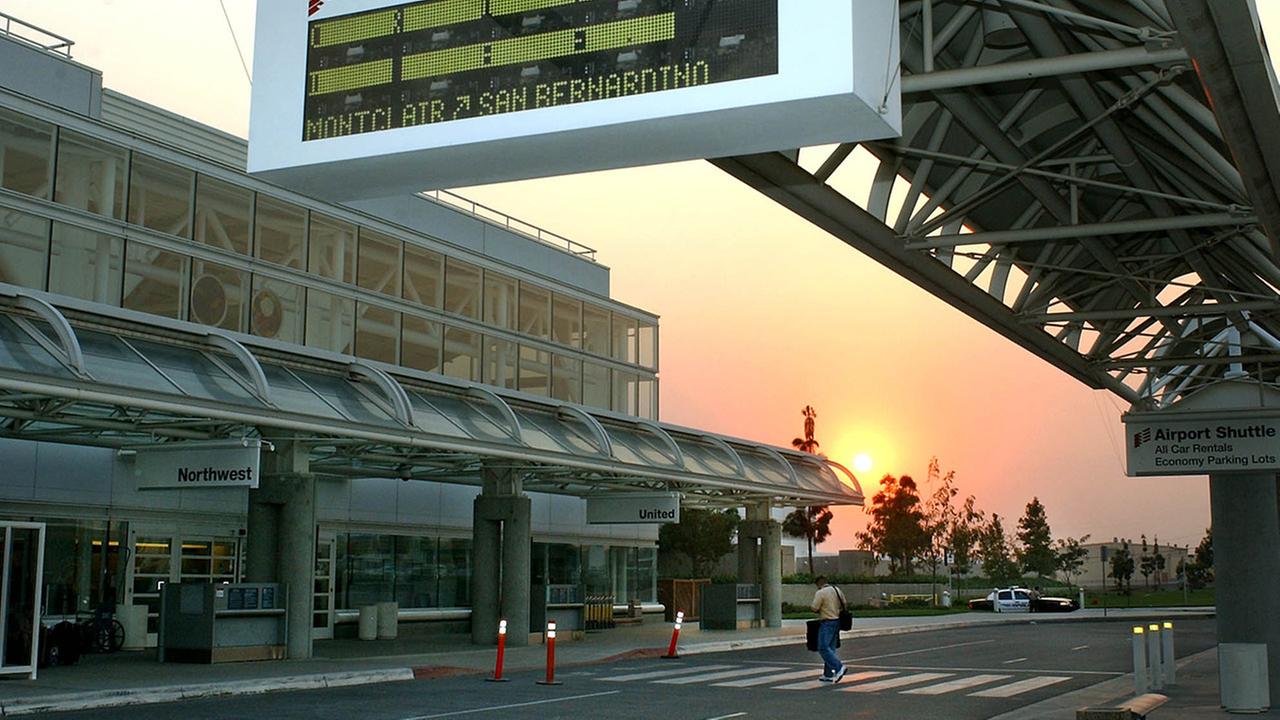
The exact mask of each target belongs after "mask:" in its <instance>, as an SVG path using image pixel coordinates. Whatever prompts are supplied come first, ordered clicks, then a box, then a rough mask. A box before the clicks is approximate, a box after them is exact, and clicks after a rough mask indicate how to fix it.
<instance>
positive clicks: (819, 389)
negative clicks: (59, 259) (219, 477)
mask: <svg viewBox="0 0 1280 720" xmlns="http://www.w3.org/2000/svg"><path fill="white" fill-rule="evenodd" d="M225 2H226V6H227V9H228V11H229V12H230V15H231V21H232V24H233V25H234V27H235V29H236V32H237V33H238V35H239V38H240V42H241V45H242V47H243V48H244V51H245V53H246V55H247V56H251V53H252V31H253V3H252V2H251V0H225ZM1262 4H1263V5H1265V6H1266V7H1265V8H1263V9H1262V10H1261V12H1262V15H1263V20H1264V23H1266V24H1268V26H1269V27H1272V28H1276V29H1273V31H1272V34H1273V35H1276V34H1277V33H1280V7H1277V6H1278V5H1280V3H1262ZM5 12H7V13H10V14H13V15H16V16H17V17H20V18H23V19H25V20H28V21H30V22H33V23H35V24H37V25H41V26H44V27H47V28H49V29H50V30H54V31H56V32H60V33H62V34H64V35H68V36H70V37H71V38H72V39H74V40H75V41H76V42H77V44H76V46H75V57H76V58H77V59H78V60H80V61H81V62H84V63H86V64H88V65H92V66H94V67H97V68H100V69H102V70H103V71H104V79H105V84H106V85H107V86H108V87H111V88H113V89H116V90H119V91H121V92H125V93H128V94H130V95H134V96H136V97H139V98H141V99H143V100H146V101H148V102H151V103H154V104H156V105H160V106H162V107H165V108H168V109H171V110H173V111H175V112H179V113H182V114H184V115H188V116H190V117H194V118H197V119H199V120H202V121H204V122H207V123H209V124H211V125H214V126H217V127H220V128H222V129H224V130H227V131H228V132H232V133H235V134H239V135H244V133H245V129H246V127H247V123H248V102H249V101H248V98H249V87H248V83H247V82H246V79H245V77H244V74H243V71H242V70H241V67H240V62H239V60H238V59H237V58H236V55H235V49H234V47H233V45H232V42H231V35H230V34H229V32H228V31H227V28H226V21H225V20H224V19H223V16H222V13H221V10H220V9H219V7H218V3H217V2H216V0H200V1H199V2H194V1H193V0H186V1H184V2H181V3H174V2H172V0H8V2H6V3H5ZM250 63H251V59H250ZM869 178H870V171H869V170H868V168H867V166H866V165H865V163H859V162H857V161H856V160H855V161H851V162H850V163H848V164H847V165H846V167H845V168H843V169H842V170H841V171H840V173H839V174H838V175H837V178H836V179H837V180H838V181H839V183H840V184H842V185H843V186H844V189H846V190H847V189H849V188H860V187H863V186H865V185H866V184H867V182H869ZM463 193H464V194H466V195H468V196H470V197H472V198H473V199H476V200H479V201H482V202H485V203H488V204H491V205H494V206H496V207H498V208H500V209H502V210H505V211H507V212H509V213H511V214H513V215H516V216H518V217H520V218H522V219H525V220H528V221H531V222H534V223H537V224H540V225H543V226H544V227H546V228H548V229H550V230H554V231H556V232H559V233H561V234H564V235H567V236H568V237H571V238H573V239H575V240H578V241H580V242H582V243H585V244H587V245H590V246H592V247H595V248H596V249H597V250H599V258H600V259H601V261H602V262H603V263H605V264H606V265H608V266H610V267H611V268H612V269H613V295H614V297H616V298H618V299H619V300H622V301H624V302H628V303H631V304H634V305H638V306H640V307H643V308H646V309H648V310H652V311H654V312H657V313H659V314H661V315H662V325H661V363H662V395H661V402H662V419H663V420H666V421H670V422H675V423H679V424H684V425H691V426H695V427H702V428H707V429H711V430H715V431H719V432H723V433H728V434H732V435H738V436H742V437H748V438H753V439H758V440H764V441H769V442H774V443H778V444H783V445H785V444H787V443H788V442H789V441H790V439H791V438H793V437H795V436H796V435H798V434H799V433H800V432H801V429H802V418H801V416H800V409H801V408H802V407H804V405H806V404H812V405H813V406H814V407H815V408H817V410H818V421H817V437H818V440H819V441H820V442H821V443H822V448H823V450H824V451H826V452H827V453H828V454H829V455H830V456H831V457H832V458H834V459H837V460H839V461H841V462H844V463H846V464H848V465H851V464H852V462H853V457H854V455H855V454H856V453H859V452H867V453H869V454H871V455H872V457H873V458H874V461H875V466H874V467H873V468H872V470H871V471H870V472H869V473H867V476H866V477H863V478H862V480H863V483H864V486H865V487H866V488H867V489H868V495H870V494H872V492H873V491H874V488H875V485H876V478H878V477H880V475H882V474H883V473H885V472H890V473H894V474H900V473H908V474H913V475H916V476H917V477H918V478H922V477H923V475H924V473H925V468H926V466H927V463H928V460H929V457H930V456H931V455H937V456H938V457H939V458H940V460H941V463H942V466H943V468H944V469H953V470H955V471H956V474H957V479H958V481H959V484H960V487H961V490H962V492H964V493H974V494H976V495H977V496H978V500H979V505H980V506H981V507H983V508H985V509H987V510H989V511H995V512H999V513H1001V514H1002V515H1010V516H1013V515H1017V514H1020V513H1021V510H1022V508H1023V507H1024V506H1025V504H1026V503H1027V502H1028V501H1029V500H1030V499H1031V497H1032V496H1033V495H1036V496H1039V497H1040V499H1041V500H1042V501H1043V502H1044V504H1045V506H1046V508H1047V510H1048V514H1049V520H1050V522H1051V524H1052V525H1053V529H1054V531H1055V534H1058V535H1062V534H1070V535H1080V534H1083V533H1092V534H1093V535H1094V537H1095V538H1105V539H1108V540H1109V539H1110V538H1111V537H1112V536H1115V535H1128V536H1133V537H1137V536H1138V535H1139V534H1141V533H1146V534H1148V535H1149V536H1150V535H1156V534H1158V535H1159V536H1160V537H1161V539H1162V541H1165V542H1176V543H1180V544H1182V543H1190V544H1193V545H1194V544H1195V543H1196V542H1197V541H1198V540H1199V538H1200V536H1201V534H1202V532H1203V529H1204V527H1205V526H1206V525H1207V524H1208V520H1209V513H1208V483H1207V481H1206V480H1205V479H1204V478H1144V479H1131V478H1126V477H1125V476H1124V471H1123V448H1122V445H1121V431H1120V423H1119V414H1120V411H1121V409H1122V408H1121V405H1120V403H1119V401H1118V399H1116V398H1114V397H1113V396H1110V395H1109V394H1106V393H1100V392H1094V391H1090V390H1088V389H1086V388H1085V387H1084V386H1082V385H1080V384H1078V383H1076V382H1075V381H1072V380H1070V379H1068V378H1067V377H1066V376H1065V375H1062V374H1061V373H1059V372H1058V371H1057V370H1055V369H1054V368H1053V367H1051V366H1050V365H1048V364H1047V363H1045V362H1043V361H1041V360H1039V359H1036V358H1034V357H1033V356H1031V355H1030V354H1028V353H1027V352H1025V351H1023V350H1021V349H1020V348H1018V347H1017V346H1015V345H1013V344H1012V343H1010V342H1008V341H1006V340H1004V339H1002V338H1000V337H998V336H997V335H996V334H995V333H994V332H991V331H989V330H987V329H986V328H984V327H982V326H981V325H979V324H978V323H976V322H975V321H973V320H970V319H969V318H968V317H966V316H964V315H962V314H961V313H959V312H958V311H955V310H953V309H951V308H950V307H948V306H947V305H946V304H945V303H942V302H941V301H938V300H935V299H934V298H933V297H932V296H930V295H928V294H927V293H925V292H924V291H922V290H919V289H917V288H915V287H914V286H912V285H910V284H908V283H907V282H906V281H904V280H901V279H900V278H898V277H897V276H896V275H894V274H893V273H891V272H890V271H888V270H886V269H884V268H881V267H880V266H878V265H876V264H875V263H873V262H871V261H870V260H868V259H866V258H865V257H863V256H861V255H860V254H858V253H857V252H855V251H853V250H851V249H849V248H848V247H846V246H844V245H843V244H842V243H840V242H839V241H837V240H835V239H833V238H831V237H830V236H827V235H826V234H824V233H822V232H820V231H818V230H816V229H814V228H812V227H811V226H810V225H808V224H807V223H805V222H803V221H801V220H799V219H797V218H795V217H794V216H792V215H790V213H788V212H786V211H785V210H782V209H781V208H779V207H777V206H775V205H774V204H773V203H772V202H771V201H768V200H766V199H764V198H763V197H762V196H760V195H758V194H756V193H755V192H754V191H752V190H750V189H748V188H747V187H745V186H743V185H741V184H739V183H738V182H737V181H735V180H733V179H732V178H730V177H728V176H727V175H725V174H723V173H721V172H720V171H719V170H717V169H715V168H714V167H712V166H711V165H709V164H707V163H703V162H693V163H681V164H676V165H668V166H663V167H654V168H641V169H635V170H624V171H614V172H608V173H598V174H593V175H581V176H572V177H564V178H555V179H548V180H538V181H528V182H523V183H514V184H508V185H502V186H491V187H485V188H472V189H466V190H463ZM857 196H858V195H855V197H857ZM862 525H863V516H862V512H861V510H858V509H845V510H843V511H840V512H838V513H837V521H836V533H835V535H834V537H833V539H832V541H831V542H829V543H827V544H826V545H825V546H824V548H823V549H824V550H828V551H834V550H836V549H839V548H843V547H851V546H852V542H853V532H854V531H855V530H856V529H859V528H861V527H862Z"/></svg>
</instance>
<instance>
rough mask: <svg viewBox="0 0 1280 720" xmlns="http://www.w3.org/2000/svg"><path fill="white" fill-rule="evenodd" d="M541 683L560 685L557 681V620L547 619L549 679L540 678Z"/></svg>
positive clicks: (539, 682)
mask: <svg viewBox="0 0 1280 720" xmlns="http://www.w3.org/2000/svg"><path fill="white" fill-rule="evenodd" d="M538 684H539V685H559V684H560V683H559V682H557V681H556V621H555V620H548V621H547V679H546V680H539V681H538Z"/></svg>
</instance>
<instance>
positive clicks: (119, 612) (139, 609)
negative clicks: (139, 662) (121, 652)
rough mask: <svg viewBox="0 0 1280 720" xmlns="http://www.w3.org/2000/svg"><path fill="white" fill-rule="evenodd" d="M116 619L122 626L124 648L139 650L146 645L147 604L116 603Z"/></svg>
mask: <svg viewBox="0 0 1280 720" xmlns="http://www.w3.org/2000/svg"><path fill="white" fill-rule="evenodd" d="M116 620H119V621H120V627H122V628H124V646H123V649H125V650H141V649H143V648H145V647H146V646H147V606H146V605H117V606H116Z"/></svg>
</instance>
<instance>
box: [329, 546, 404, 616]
mask: <svg viewBox="0 0 1280 720" xmlns="http://www.w3.org/2000/svg"><path fill="white" fill-rule="evenodd" d="M337 546H338V552H337V559H336V562H335V563H334V565H335V569H336V571H337V572H336V573H335V575H336V576H337V577H336V580H337V582H336V585H335V595H336V598H337V605H338V607H340V608H347V609H356V608H359V607H362V606H364V605H372V604H374V603H378V602H385V601H389V600H391V599H392V594H393V592H394V590H395V555H394V548H395V538H394V537H393V536H391V535H373V534H356V533H351V534H350V535H340V536H338V542H337Z"/></svg>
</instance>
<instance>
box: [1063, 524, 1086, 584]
mask: <svg viewBox="0 0 1280 720" xmlns="http://www.w3.org/2000/svg"><path fill="white" fill-rule="evenodd" d="M1087 542H1089V536H1088V535H1085V536H1083V537H1078V538H1072V537H1068V538H1063V539H1061V540H1059V541H1058V542H1056V543H1055V544H1054V564H1055V565H1056V566H1057V568H1058V572H1060V573H1062V576H1063V578H1064V579H1065V580H1066V581H1067V585H1075V584H1076V576H1077V575H1079V574H1080V570H1081V569H1082V568H1084V561H1085V558H1087V557H1089V549H1088V548H1086V547H1084V544H1085V543H1087Z"/></svg>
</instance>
